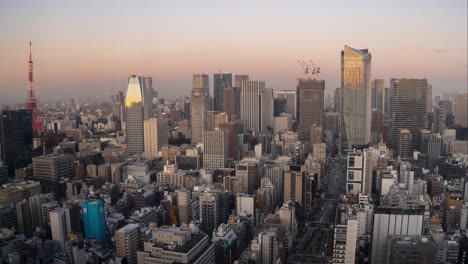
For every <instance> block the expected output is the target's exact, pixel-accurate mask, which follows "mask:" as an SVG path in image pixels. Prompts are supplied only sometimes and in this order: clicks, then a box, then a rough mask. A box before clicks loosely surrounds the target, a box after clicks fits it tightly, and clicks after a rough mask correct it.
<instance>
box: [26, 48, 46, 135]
mask: <svg viewBox="0 0 468 264" xmlns="http://www.w3.org/2000/svg"><path fill="white" fill-rule="evenodd" d="M36 102H37V100H36V94H35V92H34V87H33V61H32V54H31V40H30V41H29V62H28V99H27V101H26V109H29V110H31V111H32V120H33V131H34V133H38V132H40V131H42V129H43V126H42V122H41V120H40V118H39V111H38V110H37V103H36Z"/></svg>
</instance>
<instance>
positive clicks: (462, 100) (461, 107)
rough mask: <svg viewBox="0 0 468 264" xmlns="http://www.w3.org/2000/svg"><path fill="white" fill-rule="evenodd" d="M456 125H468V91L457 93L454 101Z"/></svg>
mask: <svg viewBox="0 0 468 264" xmlns="http://www.w3.org/2000/svg"><path fill="white" fill-rule="evenodd" d="M453 114H454V116H455V120H454V121H455V125H460V126H462V127H468V93H461V94H457V95H456V96H455V98H454V102H453Z"/></svg>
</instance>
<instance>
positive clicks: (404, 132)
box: [397, 128, 413, 158]
mask: <svg viewBox="0 0 468 264" xmlns="http://www.w3.org/2000/svg"><path fill="white" fill-rule="evenodd" d="M412 138H413V135H412V133H411V131H409V130H408V129H406V128H400V129H399V131H398V143H397V151H398V155H399V156H400V157H401V158H411V154H412Z"/></svg>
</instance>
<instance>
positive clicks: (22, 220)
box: [16, 200, 34, 237]
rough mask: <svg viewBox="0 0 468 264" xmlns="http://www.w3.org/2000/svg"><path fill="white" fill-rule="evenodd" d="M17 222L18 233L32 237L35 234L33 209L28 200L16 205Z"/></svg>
mask: <svg viewBox="0 0 468 264" xmlns="http://www.w3.org/2000/svg"><path fill="white" fill-rule="evenodd" d="M16 220H17V225H18V232H19V233H22V234H24V235H25V236H26V237H30V236H31V235H32V233H33V232H34V226H33V223H32V215H31V208H30V207H29V203H28V201H27V200H23V201H22V202H19V203H17V204H16Z"/></svg>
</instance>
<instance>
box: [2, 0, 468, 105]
mask: <svg viewBox="0 0 468 264" xmlns="http://www.w3.org/2000/svg"><path fill="white" fill-rule="evenodd" d="M423 7H424V8H423ZM466 10H467V2H466V1H444V2H442V1H410V2H408V1H391V2H390V1H388V2H383V1H378V2H377V1H357V2H352V3H349V2H344V1H327V2H326V3H324V2H319V1H294V2H293V3H289V2H284V1H255V2H254V3H250V2H248V1H236V2H235V3H225V2H220V1H197V2H196V3H195V2H193V1H185V2H184V3H183V4H181V3H172V2H166V1H137V2H126V1H112V3H111V2H104V1H103V2H99V3H95V2H62V1H45V2H43V1H40V2H3V3H1V4H0V33H1V35H2V40H3V41H1V42H0V54H2V60H1V61H0V72H1V74H0V104H2V103H3V104H7V103H21V102H24V100H25V97H26V91H27V61H28V52H29V50H28V49H29V46H28V44H29V38H30V37H31V39H32V52H33V61H34V74H35V82H34V85H35V88H36V91H37V97H38V99H39V100H42V101H45V100H55V99H65V98H70V97H76V98H86V97H97V98H105V99H107V98H110V96H111V95H112V94H113V93H114V92H115V91H119V90H120V91H124V90H125V89H126V85H127V79H128V76H129V75H130V74H137V75H145V76H152V77H153V80H154V88H155V90H157V91H158V92H159V93H160V95H161V96H162V97H167V98H173V97H179V96H183V95H188V94H189V91H190V89H191V88H192V74H194V73H203V72H204V73H207V74H209V75H210V86H211V87H210V88H211V89H212V74H213V73H216V72H218V71H219V70H221V71H223V72H232V73H235V74H249V75H250V76H251V78H252V79H258V80H265V81H266V85H267V87H270V88H275V89H294V88H295V79H296V77H298V76H300V75H301V72H302V70H301V68H300V66H299V65H298V63H297V62H296V60H297V59H313V60H314V62H315V63H316V64H318V65H319V66H320V67H321V70H322V74H321V75H320V78H321V79H324V80H325V81H326V83H325V86H326V93H331V92H332V91H333V89H335V88H336V87H339V86H340V51H341V50H342V49H343V47H344V45H345V44H346V45H349V46H352V47H356V48H368V49H369V51H370V52H371V53H372V57H373V60H372V78H383V79H385V86H386V87H388V86H389V79H390V78H392V77H397V78H403V77H407V78H424V77H426V78H428V80H429V82H430V83H431V84H433V94H434V95H438V94H441V93H443V92H463V91H466V88H467V86H466V85H467V49H466V47H467V45H468V43H467V30H468V29H467V14H466Z"/></svg>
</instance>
